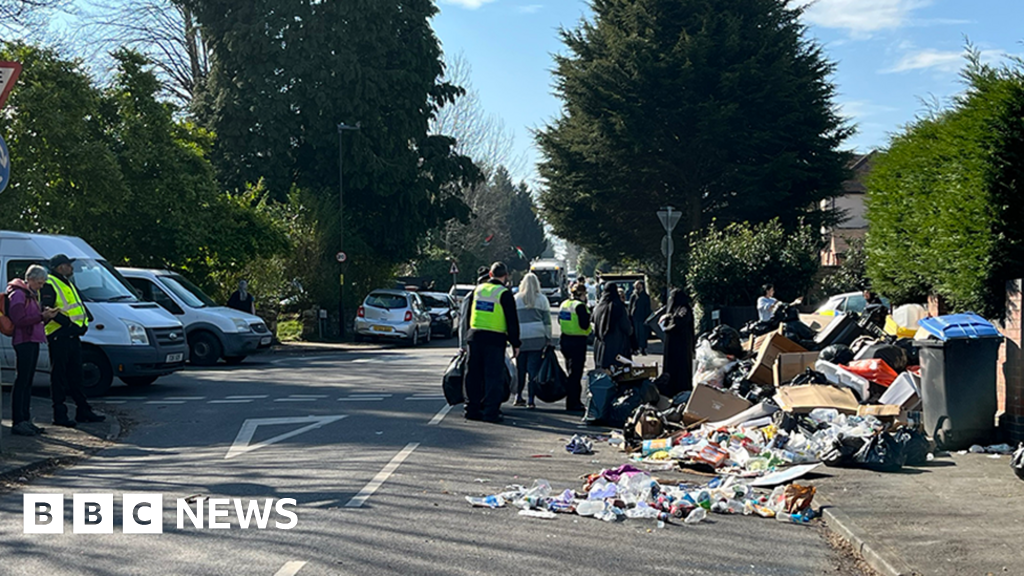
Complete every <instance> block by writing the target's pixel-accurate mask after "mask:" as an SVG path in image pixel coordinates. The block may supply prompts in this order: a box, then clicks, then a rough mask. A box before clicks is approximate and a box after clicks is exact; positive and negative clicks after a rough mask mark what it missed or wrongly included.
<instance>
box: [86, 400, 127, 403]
mask: <svg viewBox="0 0 1024 576" xmlns="http://www.w3.org/2000/svg"><path fill="white" fill-rule="evenodd" d="M93 402H96V403H97V404H124V403H125V402H128V401H127V400H93Z"/></svg>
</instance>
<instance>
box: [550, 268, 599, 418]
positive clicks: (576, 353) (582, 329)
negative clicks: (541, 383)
mask: <svg viewBox="0 0 1024 576" xmlns="http://www.w3.org/2000/svg"><path fill="white" fill-rule="evenodd" d="M558 326H559V328H560V329H561V331H562V335H561V337H560V338H559V345H560V347H561V348H562V356H563V357H564V358H565V373H566V374H568V379H567V380H566V382H565V410H566V412H574V413H582V412H583V402H582V401H581V400H580V396H582V394H583V368H584V365H585V364H586V363H587V337H588V336H590V332H591V330H592V328H593V327H592V326H591V323H590V307H589V306H587V285H586V284H584V283H582V282H580V283H577V284H576V285H575V286H573V287H572V293H571V299H570V300H566V301H565V302H562V306H561V308H560V309H559V310H558Z"/></svg>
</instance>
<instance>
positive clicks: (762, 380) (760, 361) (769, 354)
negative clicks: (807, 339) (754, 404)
mask: <svg viewBox="0 0 1024 576" xmlns="http://www.w3.org/2000/svg"><path fill="white" fill-rule="evenodd" d="M765 336H766V338H764V340H762V341H761V343H760V344H759V345H758V348H757V360H755V361H754V367H753V368H751V369H750V374H748V375H747V379H748V380H750V381H751V382H753V383H754V384H762V385H771V384H773V383H774V378H773V376H772V368H773V367H774V366H775V359H776V358H778V357H779V354H787V353H792V352H807V348H804V347H803V346H801V345H799V344H797V343H796V342H793V341H792V340H790V339H789V338H786V337H785V336H783V335H782V334H778V333H776V332H772V333H771V334H766V335H765Z"/></svg>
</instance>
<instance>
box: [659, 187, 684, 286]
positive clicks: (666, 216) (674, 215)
mask: <svg viewBox="0 0 1024 576" xmlns="http://www.w3.org/2000/svg"><path fill="white" fill-rule="evenodd" d="M680 216H682V213H681V212H679V211H678V210H676V209H675V208H673V207H672V206H666V207H665V208H663V209H661V210H658V220H661V226H662V228H664V229H665V240H664V241H663V242H662V250H661V251H662V253H663V254H664V255H665V260H666V266H665V279H666V282H665V303H666V304H667V303H668V295H669V291H670V290H671V289H672V253H673V252H674V251H675V245H674V243H673V242H672V230H674V229H675V227H676V224H678V223H679V217H680Z"/></svg>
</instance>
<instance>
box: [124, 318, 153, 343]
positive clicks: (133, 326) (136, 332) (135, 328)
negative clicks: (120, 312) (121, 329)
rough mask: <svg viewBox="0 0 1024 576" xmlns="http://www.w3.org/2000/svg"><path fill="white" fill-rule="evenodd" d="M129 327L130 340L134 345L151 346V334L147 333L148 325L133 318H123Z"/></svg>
mask: <svg viewBox="0 0 1024 576" xmlns="http://www.w3.org/2000/svg"><path fill="white" fill-rule="evenodd" d="M121 322H124V325H125V326H126V327H127V328H128V340H129V341H130V342H131V343H132V345H133V346H149V335H148V334H146V327H145V326H143V325H142V324H139V323H138V322H134V321H132V320H125V319H123V318H122V319H121Z"/></svg>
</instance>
